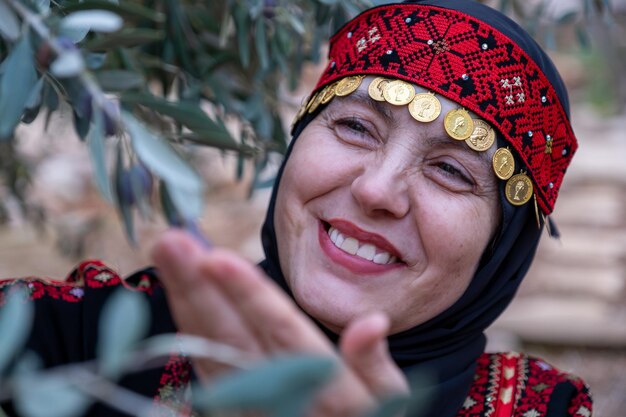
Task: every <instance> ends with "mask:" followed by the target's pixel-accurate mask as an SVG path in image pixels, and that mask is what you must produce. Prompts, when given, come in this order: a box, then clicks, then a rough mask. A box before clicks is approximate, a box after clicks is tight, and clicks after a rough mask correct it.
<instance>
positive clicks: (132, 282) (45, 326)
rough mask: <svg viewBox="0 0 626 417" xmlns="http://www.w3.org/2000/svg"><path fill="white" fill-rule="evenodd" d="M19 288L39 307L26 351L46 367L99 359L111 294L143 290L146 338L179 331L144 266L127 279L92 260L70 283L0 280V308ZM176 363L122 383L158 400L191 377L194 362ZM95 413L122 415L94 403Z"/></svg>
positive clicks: (92, 410) (5, 407) (7, 408)
mask: <svg viewBox="0 0 626 417" xmlns="http://www.w3.org/2000/svg"><path fill="white" fill-rule="evenodd" d="M18 288H25V289H27V300H26V302H29V303H32V304H33V306H34V310H35V311H34V313H35V315H34V320H33V325H32V328H31V331H30V335H29V337H28V339H27V342H26V346H25V348H24V349H23V351H27V350H29V351H33V352H35V353H36V354H37V355H38V356H39V357H40V358H41V360H42V363H43V365H44V367H46V368H51V367H54V366H59V365H64V364H69V363H78V362H85V361H90V360H93V359H95V358H96V352H97V346H98V324H99V321H100V316H101V312H102V309H103V307H104V305H105V304H106V303H107V301H108V300H109V299H110V297H111V295H112V294H114V293H115V292H116V291H119V290H127V291H134V292H137V293H140V294H142V295H143V296H144V297H145V299H146V300H147V304H148V305H149V308H150V317H151V322H150V325H149V330H148V334H147V337H150V336H155V335H158V334H163V333H175V332H176V328H175V326H174V323H173V321H172V318H171V316H170V313H169V308H168V305H167V300H166V297H165V293H164V290H163V288H162V286H161V285H160V283H159V281H158V279H157V278H156V274H155V271H154V270H153V269H144V270H142V271H139V272H137V273H135V274H133V275H131V276H130V277H128V278H126V279H122V278H121V277H120V276H119V275H118V274H117V273H116V272H115V271H113V270H112V269H111V268H109V267H107V266H106V265H104V264H103V263H102V262H100V261H87V262H83V263H81V264H80V265H79V266H78V267H77V268H76V269H75V270H74V271H72V272H71V273H70V274H69V276H68V277H67V279H66V280H65V281H52V280H49V279H42V278H38V277H27V278H21V279H8V280H1V281H0V309H1V308H2V306H3V305H5V304H6V300H7V297H8V296H10V295H11V294H12V293H13V292H15V291H16V290H17V289H18ZM25 325H26V324H25ZM170 362H172V361H170ZM176 366H178V367H175V366H174V365H173V364H172V363H169V364H168V365H167V366H165V367H162V368H160V369H159V368H157V369H152V370H148V371H142V372H138V373H133V374H129V375H127V376H125V377H124V378H122V380H121V381H120V385H122V386H123V387H124V388H126V389H129V390H132V391H134V392H135V393H137V394H140V395H143V396H145V397H148V398H155V401H159V399H161V396H162V395H163V393H164V387H165V386H169V387H172V388H176V389H178V388H179V386H180V385H183V383H184V382H185V381H186V380H187V374H188V369H187V368H186V367H188V366H189V365H188V363H187V362H186V361H185V360H184V358H181V359H180V360H179V361H178V362H176ZM179 373H180V374H181V375H178V374H179ZM166 376H169V379H168V378H166ZM172 380H174V382H175V383H172ZM163 400H164V399H161V401H163ZM0 406H1V407H2V408H3V410H5V411H6V412H7V413H8V415H9V416H16V415H19V414H18V413H16V412H15V410H13V407H12V404H11V403H10V402H9V403H8V404H6V403H2V404H0ZM94 413H95V414H98V413H100V414H98V415H107V416H109V415H110V416H113V415H116V416H117V415H120V414H119V413H117V412H116V411H115V410H113V409H111V408H109V407H107V406H104V405H102V404H96V405H94V406H93V407H92V408H90V410H89V412H88V413H87V414H88V415H94Z"/></svg>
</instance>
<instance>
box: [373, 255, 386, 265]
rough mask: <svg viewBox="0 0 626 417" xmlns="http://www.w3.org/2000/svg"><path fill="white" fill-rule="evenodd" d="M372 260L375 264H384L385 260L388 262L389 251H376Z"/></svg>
mask: <svg viewBox="0 0 626 417" xmlns="http://www.w3.org/2000/svg"><path fill="white" fill-rule="evenodd" d="M373 261H374V263H375V264H380V265H385V264H386V263H387V262H389V253H388V252H381V253H377V254H376V255H375V256H374V259H373Z"/></svg>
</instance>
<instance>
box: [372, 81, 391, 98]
mask: <svg viewBox="0 0 626 417" xmlns="http://www.w3.org/2000/svg"><path fill="white" fill-rule="evenodd" d="M390 82H391V80H390V79H389V78H384V77H376V78H374V79H373V80H372V82H371V83H370V86H369V87H368V88H367V92H368V93H369V95H370V97H371V98H372V99H373V100H376V101H385V97H383V91H385V86H386V85H387V84H389V83H390Z"/></svg>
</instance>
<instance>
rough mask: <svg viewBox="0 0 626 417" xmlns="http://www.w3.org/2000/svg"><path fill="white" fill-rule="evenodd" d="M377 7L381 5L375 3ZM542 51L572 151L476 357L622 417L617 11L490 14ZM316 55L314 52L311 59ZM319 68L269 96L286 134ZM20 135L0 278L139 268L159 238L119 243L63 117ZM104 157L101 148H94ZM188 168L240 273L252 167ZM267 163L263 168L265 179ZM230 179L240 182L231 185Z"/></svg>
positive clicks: (213, 157)
mask: <svg viewBox="0 0 626 417" xmlns="http://www.w3.org/2000/svg"><path fill="white" fill-rule="evenodd" d="M378 3H382V2H378ZM488 3H490V4H491V5H493V6H494V7H499V8H503V9H504V10H505V11H506V12H507V13H508V14H509V15H511V16H513V17H514V18H515V19H517V20H518V21H520V23H521V24H523V25H525V26H526V27H527V28H529V30H531V31H532V32H533V34H534V35H535V36H536V38H537V39H538V41H539V42H540V43H542V44H543V45H544V46H545V47H546V48H547V49H548V50H549V52H550V55H551V56H552V57H553V59H554V61H555V63H556V65H557V67H558V68H559V70H560V72H561V74H562V75H563V78H564V79H565V82H566V84H567V86H568V89H569V91H570V99H571V104H572V121H573V125H574V130H575V132H576V135H577V137H578V139H579V142H580V148H579V151H578V153H577V155H576V157H575V158H574V161H573V164H572V166H571V168H570V169H569V172H568V175H567V176H566V180H565V182H564V185H563V188H562V191H561V194H560V196H559V201H558V203H557V206H556V209H555V212H554V215H553V219H554V220H555V222H556V224H557V226H558V228H559V230H560V233H561V238H560V239H550V238H549V237H548V236H547V234H546V236H544V239H543V242H542V243H541V245H540V247H539V250H538V255H537V258H536V261H535V263H534V265H533V267H532V269H531V271H530V273H529V275H528V277H527V279H526V281H525V282H524V284H523V285H522V287H521V289H520V292H519V295H518V297H517V298H516V300H515V301H514V302H513V304H512V305H511V306H510V307H509V309H508V310H507V311H506V313H505V314H504V315H503V317H502V318H501V319H500V320H498V322H497V323H496V324H495V325H494V326H493V327H492V328H491V329H490V330H489V349H490V350H521V351H525V352H528V353H530V354H535V355H538V356H542V357H543V358H545V359H546V360H547V361H549V362H551V363H553V364H554V365H556V366H557V367H559V368H561V369H564V370H566V371H570V372H573V373H575V374H577V375H579V376H581V377H583V378H584V379H585V380H586V381H587V383H588V384H589V385H590V386H591V389H592V392H593V394H594V397H595V410H594V411H595V413H594V415H596V416H600V417H623V416H624V410H626V135H625V134H624V131H625V129H626V111H625V106H624V103H626V100H625V97H626V88H625V86H626V80H625V79H624V78H625V76H624V74H626V45H625V43H626V29H625V28H626V24H625V22H626V19H625V16H626V0H613V1H587V0H567V1H566V0H553V1H540V0H536V1H523V2H522V1H494V2H488ZM322 47H323V46H322ZM323 66H324V62H323V60H322V61H321V64H315V63H308V64H306V63H305V64H304V65H303V67H302V72H301V74H300V77H299V82H298V83H297V88H296V89H295V90H293V91H292V90H291V89H289V88H282V89H280V92H279V96H280V103H281V104H280V116H281V118H282V121H283V124H284V128H285V129H288V126H289V124H290V122H291V120H292V118H293V116H294V115H295V113H296V111H297V110H298V108H299V107H300V104H301V103H302V101H303V100H304V98H305V97H306V95H307V94H308V92H310V90H311V89H312V87H313V85H314V83H315V82H316V81H317V77H318V74H319V73H320V71H321V69H322V68H323ZM46 119H47V116H46V114H43V113H42V114H40V115H39V116H38V117H37V118H36V119H35V120H34V121H33V122H32V123H30V124H28V125H20V126H18V128H17V130H16V131H15V140H14V141H11V142H0V166H1V167H2V174H0V175H1V176H0V206H2V209H1V210H0V276H2V277H5V278H8V277H26V276H42V277H50V278H54V279H63V278H64V277H65V276H66V275H67V274H68V273H69V272H70V271H71V269H72V268H73V267H74V265H75V264H76V263H77V262H78V261H79V260H83V259H90V258H98V259H102V260H104V261H105V262H106V263H108V264H109V265H110V266H112V267H113V268H114V269H117V270H118V271H119V272H120V274H122V275H126V274H130V273H132V272H133V271H134V270H136V269H139V268H141V267H144V266H146V265H149V263H150V260H149V249H150V246H151V243H152V242H153V241H154V239H155V237H156V236H158V234H159V233H160V232H162V231H163V230H165V228H166V227H167V225H166V222H165V221H164V220H162V219H161V218H160V217H158V216H156V215H154V216H152V217H150V216H148V217H149V218H148V219H146V220H140V221H138V222H137V223H136V224H135V231H136V235H137V241H138V242H139V245H138V246H133V245H130V244H129V243H128V240H127V238H126V236H125V233H124V229H123V227H122V223H121V221H120V218H119V216H118V213H117V210H116V208H115V207H113V206H111V205H110V204H109V203H108V202H106V201H105V200H104V199H103V198H102V197H101V195H100V193H99V191H98V188H97V187H96V185H95V183H94V180H93V168H92V163H91V160H90V155H89V153H88V149H87V147H86V146H85V144H84V143H82V142H81V141H80V140H79V138H78V136H77V134H76V133H75V128H74V123H73V122H74V121H73V117H72V112H71V109H70V108H69V107H68V108H66V109H64V110H63V109H61V110H60V111H56V112H54V113H53V114H52V116H51V119H50V121H49V125H48V127H47V129H46V128H45V125H46V124H47V122H48V121H47V120H46ZM107 151H108V152H113V149H112V148H111V149H107ZM193 154H194V158H193V159H194V166H195V167H196V168H197V170H198V172H199V173H200V174H201V176H202V178H203V179H204V180H205V182H206V184H207V189H206V190H205V195H204V197H205V209H204V213H203V216H202V218H201V219H200V223H199V224H200V227H201V229H202V230H203V231H204V232H205V233H206V235H207V236H209V237H210V239H211V240H212V241H213V242H214V243H215V244H217V245H221V246H226V247H230V248H233V249H235V250H237V251H239V252H240V253H242V254H243V255H244V256H246V257H247V258H249V259H250V260H252V261H258V260H260V259H262V256H263V254H262V249H261V246H260V241H259V233H260V225H261V223H262V221H263V216H264V213H265V207H266V204H267V201H268V197H269V189H268V188H262V187H257V188H259V189H256V190H255V191H254V192H253V193H252V194H251V195H250V189H251V183H252V182H253V181H256V177H257V176H256V175H255V174H256V170H255V165H254V162H246V163H244V164H243V165H241V162H240V160H239V158H238V157H237V155H233V154H227V153H224V152H222V151H220V150H215V149H211V148H207V147H197V148H194V150H193ZM277 163H278V158H273V157H272V158H269V161H268V162H267V166H269V168H270V169H271V168H272V167H273V166H274V167H275V166H276V164H277ZM236 172H239V173H240V175H239V176H238V175H236Z"/></svg>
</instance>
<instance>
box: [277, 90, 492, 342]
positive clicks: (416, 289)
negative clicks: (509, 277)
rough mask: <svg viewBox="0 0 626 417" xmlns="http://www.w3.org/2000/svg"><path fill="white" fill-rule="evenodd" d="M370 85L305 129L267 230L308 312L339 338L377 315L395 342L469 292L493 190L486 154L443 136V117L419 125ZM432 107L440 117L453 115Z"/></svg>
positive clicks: (446, 105)
mask: <svg viewBox="0 0 626 417" xmlns="http://www.w3.org/2000/svg"><path fill="white" fill-rule="evenodd" d="M369 82H370V78H369V77H368V78H366V79H365V80H364V81H363V83H362V84H361V86H360V87H359V89H358V90H357V91H356V92H354V93H352V94H350V95H349V96H346V97H335V98H334V99H333V100H332V101H331V102H330V103H329V104H328V106H327V107H326V108H325V109H324V110H322V112H321V113H320V114H319V115H318V116H317V117H316V118H315V119H314V120H313V121H312V122H311V123H309V125H308V126H307V127H306V128H305V129H304V131H303V132H302V134H301V135H300V137H299V138H298V140H297V142H296V143H295V146H294V148H293V151H292V153H291V156H290V157H289V160H288V161H287V165H286V167H285V171H284V175H283V176H282V179H281V181H280V186H279V190H278V196H277V201H276V211H275V219H274V220H275V225H276V235H277V241H278V251H279V258H280V265H281V268H282V271H283V274H284V275H285V278H286V280H287V283H288V285H289V287H290V288H291V290H292V292H293V294H294V297H295V299H296V301H297V303H298V304H299V305H300V306H301V307H302V308H303V309H304V310H305V311H306V312H307V313H308V314H310V315H311V316H313V317H315V318H316V319H317V320H319V321H320V322H321V323H322V324H324V325H325V326H326V327H328V328H329V329H331V330H333V331H336V332H339V331H340V330H341V329H342V328H343V327H344V326H345V325H346V324H347V323H348V322H349V321H350V320H351V319H353V318H356V317H358V316H360V315H362V314H364V313H367V312H371V311H382V312H384V313H386V314H387V315H388V316H389V318H390V319H391V333H397V332H400V331H402V330H406V329H409V328H411V327H414V326H416V325H418V324H420V323H423V322H425V321H427V320H428V319H430V318H432V317H435V316H436V315H437V314H439V313H441V312H442V311H444V310H445V309H446V308H448V307H449V306H451V305H452V304H453V303H454V302H455V301H456V300H457V299H458V298H459V297H460V296H461V295H462V294H463V292H464V291H465V289H466V288H467V287H468V285H469V283H470V281H471V279H472V277H473V275H474V273H475V271H476V268H477V266H478V263H479V261H480V258H481V255H482V253H483V251H484V250H485V247H486V246H487V244H488V242H489V241H490V239H491V237H492V236H493V234H494V232H495V230H496V227H497V224H498V222H499V218H500V211H499V203H498V192H497V183H496V178H495V176H494V174H493V170H492V169H491V162H490V161H491V155H492V152H490V151H488V152H482V153H479V152H476V151H473V150H471V149H470V148H469V147H468V146H467V145H466V144H465V143H464V142H463V141H455V140H453V139H452V138H450V137H449V136H448V135H447V134H446V132H445V130H444V126H443V116H441V117H440V118H439V119H437V120H435V121H433V122H431V123H420V122H417V121H416V120H415V119H413V118H412V117H411V115H410V113H409V111H408V109H407V107H406V106H393V105H391V104H388V103H383V102H377V101H374V100H372V99H370V97H369V96H368V94H367V86H368V85H369ZM416 89H417V91H418V93H419V92H423V89H421V88H419V87H416ZM439 99H440V101H441V104H442V115H445V114H446V113H447V112H448V111H449V110H452V109H456V108H458V107H459V106H458V105H457V104H455V103H453V102H451V101H449V100H446V99H444V98H443V97H439Z"/></svg>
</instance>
